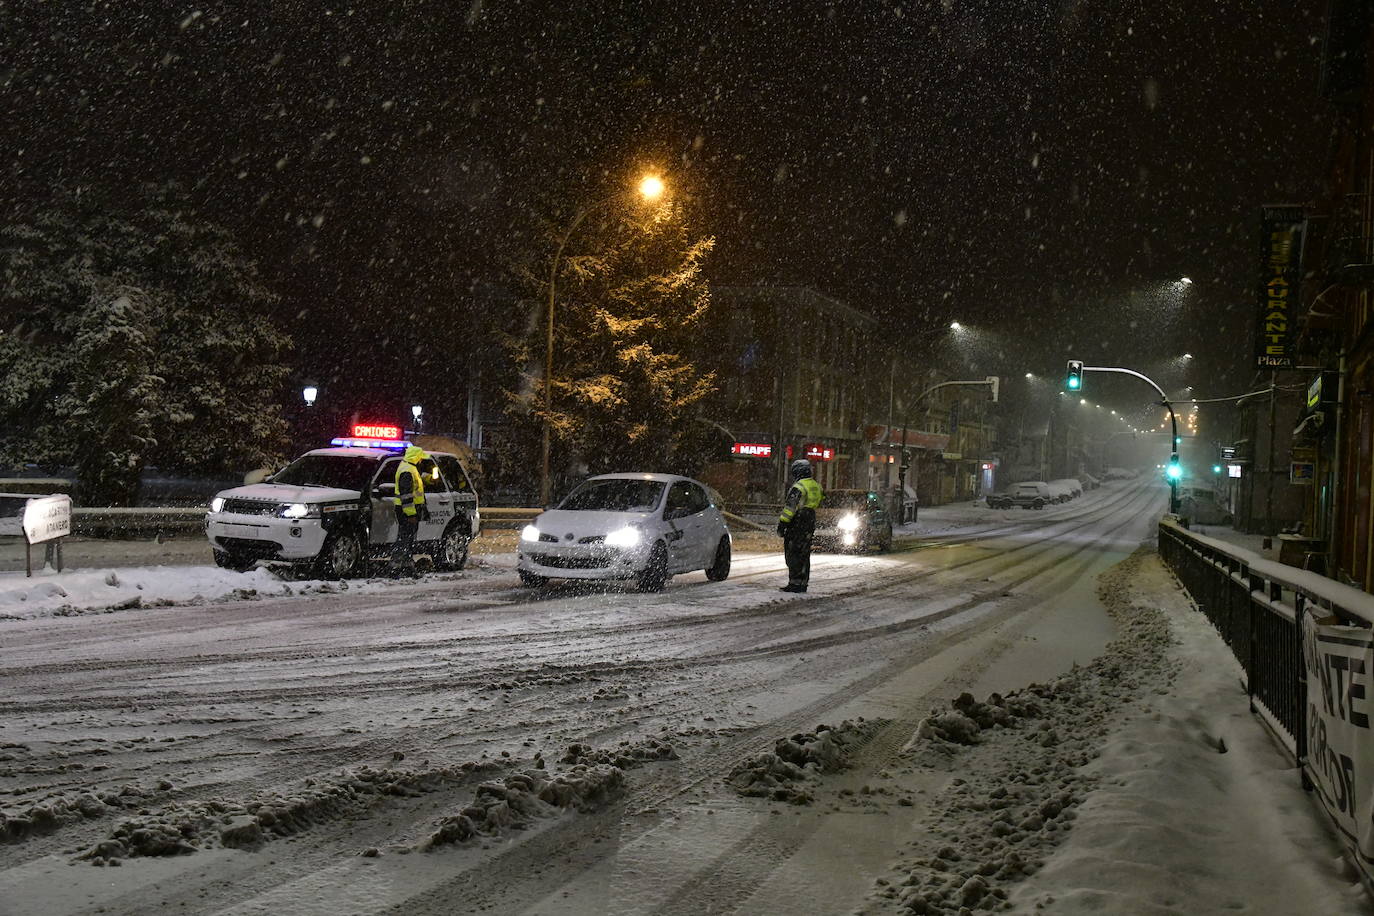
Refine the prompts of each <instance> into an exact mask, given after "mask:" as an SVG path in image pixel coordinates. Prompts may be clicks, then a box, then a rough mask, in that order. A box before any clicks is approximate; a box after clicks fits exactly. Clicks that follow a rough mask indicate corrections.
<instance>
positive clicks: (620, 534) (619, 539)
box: [606, 527, 641, 547]
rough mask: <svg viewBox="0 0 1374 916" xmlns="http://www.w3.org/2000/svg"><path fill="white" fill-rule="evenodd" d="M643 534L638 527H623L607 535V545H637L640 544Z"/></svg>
mask: <svg viewBox="0 0 1374 916" xmlns="http://www.w3.org/2000/svg"><path fill="white" fill-rule="evenodd" d="M640 537H641V535H640V533H639V529H638V528H629V527H625V528H621V529H620V530H618V531H612V532H611V533H610V534H608V535H606V546H607V547H635V546H638V544H639V539H640Z"/></svg>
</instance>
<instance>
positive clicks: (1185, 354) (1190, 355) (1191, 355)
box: [1183, 353, 1193, 359]
mask: <svg viewBox="0 0 1374 916" xmlns="http://www.w3.org/2000/svg"><path fill="white" fill-rule="evenodd" d="M1183 358H1184V359H1192V358H1193V354H1191V353H1184V354H1183Z"/></svg>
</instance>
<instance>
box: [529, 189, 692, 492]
mask: <svg viewBox="0 0 1374 916" xmlns="http://www.w3.org/2000/svg"><path fill="white" fill-rule="evenodd" d="M664 190H665V189H664V184H663V179H662V178H660V177H659V176H657V175H645V176H644V178H643V179H641V180H640V182H639V187H638V188H636V189H634V190H633V191H617V192H615V193H614V194H610V195H608V196H606V197H603V198H601V199H600V200H597V201H593V202H592V203H590V204H588V205H587V206H585V207H583V208H582V209H581V210H579V211H578V213H577V215H576V216H574V217H573V221H572V223H571V224H570V225H569V226H568V230H567V231H566V232H564V233H563V237H562V238H561V239H560V240H559V242H558V250H557V251H555V252H554V255H553V263H552V264H550V265H549V298H548V303H547V305H546V307H545V311H546V312H547V314H548V336H547V339H546V341H545V347H544V441H543V448H542V452H543V459H542V461H541V462H540V470H539V500H540V502H539V504H540V505H541V506H547V505H548V504H549V499H550V486H549V428H550V423H551V422H552V413H553V313H554V301H555V300H554V295H555V290H556V288H557V285H558V262H559V261H561V260H562V259H563V249H564V248H566V247H567V245H568V240H569V239H571V238H572V235H573V233H574V232H576V231H577V227H578V226H580V225H582V221H583V220H584V219H586V218H587V214H589V213H591V212H592V211H593V210H596V209H598V208H599V207H602V206H604V205H606V204H608V203H611V202H612V201H615V200H619V199H620V198H622V197H625V196H626V195H628V194H636V193H637V194H639V196H640V197H641V198H642V199H644V200H646V201H651V200H657V199H658V198H659V197H661V196H662V195H663V192H664Z"/></svg>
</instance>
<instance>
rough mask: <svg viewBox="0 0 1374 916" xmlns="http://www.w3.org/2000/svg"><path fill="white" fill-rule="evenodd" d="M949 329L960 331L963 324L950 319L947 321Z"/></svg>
mask: <svg viewBox="0 0 1374 916" xmlns="http://www.w3.org/2000/svg"><path fill="white" fill-rule="evenodd" d="M949 329H950V330H951V331H962V330H963V329H964V326H963V325H962V324H960V323H959V322H957V321H951V322H950V323H949Z"/></svg>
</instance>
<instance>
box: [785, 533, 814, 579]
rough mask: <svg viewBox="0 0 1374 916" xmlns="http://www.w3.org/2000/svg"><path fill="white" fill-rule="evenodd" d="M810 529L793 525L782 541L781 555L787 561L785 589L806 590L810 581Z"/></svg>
mask: <svg viewBox="0 0 1374 916" xmlns="http://www.w3.org/2000/svg"><path fill="white" fill-rule="evenodd" d="M815 533H816V532H815V529H814V528H812V527H809V526H807V527H802V526H800V525H795V524H794V525H793V526H792V527H791V528H789V529H788V531H787V534H785V535H784V536H783V539H782V555H783V557H784V558H785V559H786V560H787V587H788V588H795V589H800V590H802V591H805V590H806V586H807V583H809V582H810V581H811V536H812V535H813V534H815Z"/></svg>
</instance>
